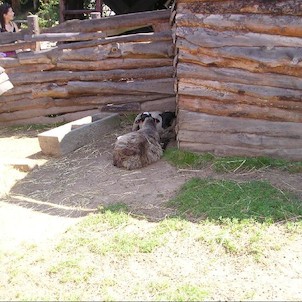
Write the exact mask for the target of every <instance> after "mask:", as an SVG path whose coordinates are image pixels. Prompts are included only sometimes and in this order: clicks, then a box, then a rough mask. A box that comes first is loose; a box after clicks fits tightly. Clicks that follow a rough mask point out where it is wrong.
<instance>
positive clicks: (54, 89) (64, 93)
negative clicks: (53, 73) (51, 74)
mask: <svg viewBox="0 0 302 302" xmlns="http://www.w3.org/2000/svg"><path fill="white" fill-rule="evenodd" d="M42 97H51V98H67V97H69V93H68V90H67V88H66V85H64V86H59V85H57V84H55V83H51V84H49V85H47V86H46V87H44V88H42V89H41V88H33V90H32V98H34V99H36V98H42Z"/></svg>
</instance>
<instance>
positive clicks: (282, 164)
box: [164, 148, 302, 173]
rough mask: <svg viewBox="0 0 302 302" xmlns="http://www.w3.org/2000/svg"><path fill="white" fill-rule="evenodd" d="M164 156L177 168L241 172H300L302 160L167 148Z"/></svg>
mask: <svg viewBox="0 0 302 302" xmlns="http://www.w3.org/2000/svg"><path fill="white" fill-rule="evenodd" d="M164 158H165V159H166V160H167V161H168V162H170V163H171V164H173V165H174V166H176V167H177V168H188V169H200V168H203V167H205V166H206V165H209V164H210V165H212V166H213V168H214V170H215V171H216V172H242V171H250V170H258V169H264V168H276V169H280V170H282V171H288V172H291V173H301V172H302V162H301V161H300V162H291V161H287V160H283V159H274V158H269V157H218V156H215V155H213V154H210V153H194V152H189V151H183V150H179V149H177V148H169V149H167V150H166V151H165V153H164Z"/></svg>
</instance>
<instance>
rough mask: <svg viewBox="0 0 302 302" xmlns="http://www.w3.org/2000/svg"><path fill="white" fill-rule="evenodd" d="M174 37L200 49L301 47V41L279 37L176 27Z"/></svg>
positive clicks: (299, 39)
mask: <svg viewBox="0 0 302 302" xmlns="http://www.w3.org/2000/svg"><path fill="white" fill-rule="evenodd" d="M176 35H177V36H178V37H181V38H183V39H186V40H187V41H189V42H191V43H193V44H195V45H199V46H202V47H224V46H242V47H271V48H272V47H302V39H301V38H295V37H285V36H281V35H268V34H259V33H251V32H249V33H244V32H237V31H223V32H219V31H217V30H212V29H205V28H198V29H195V28H192V27H177V29H176Z"/></svg>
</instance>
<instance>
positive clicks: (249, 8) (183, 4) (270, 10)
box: [177, 0, 302, 16]
mask: <svg viewBox="0 0 302 302" xmlns="http://www.w3.org/2000/svg"><path fill="white" fill-rule="evenodd" d="M177 10H178V11H180V12H191V13H197V14H200V13H202V14H232V13H234V14H237V13H239V12H240V13H241V14H246V13H250V14H269V15H281V16H282V15H294V16H301V15H302V10H301V3H300V1H297V0H276V1H263V0H244V1H238V0H228V1H224V0H215V1H209V0H207V1H204V0H199V1H198V0H179V1H178V3H177Z"/></svg>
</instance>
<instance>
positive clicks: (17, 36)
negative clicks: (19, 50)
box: [0, 30, 26, 51]
mask: <svg viewBox="0 0 302 302" xmlns="http://www.w3.org/2000/svg"><path fill="white" fill-rule="evenodd" d="M25 34H26V31H24V30H23V31H20V32H17V33H13V32H4V33H1V40H0V45H1V44H9V43H14V42H15V41H18V40H23V39H24V35H25ZM0 48H1V51H2V46H1V47H0Z"/></svg>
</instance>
